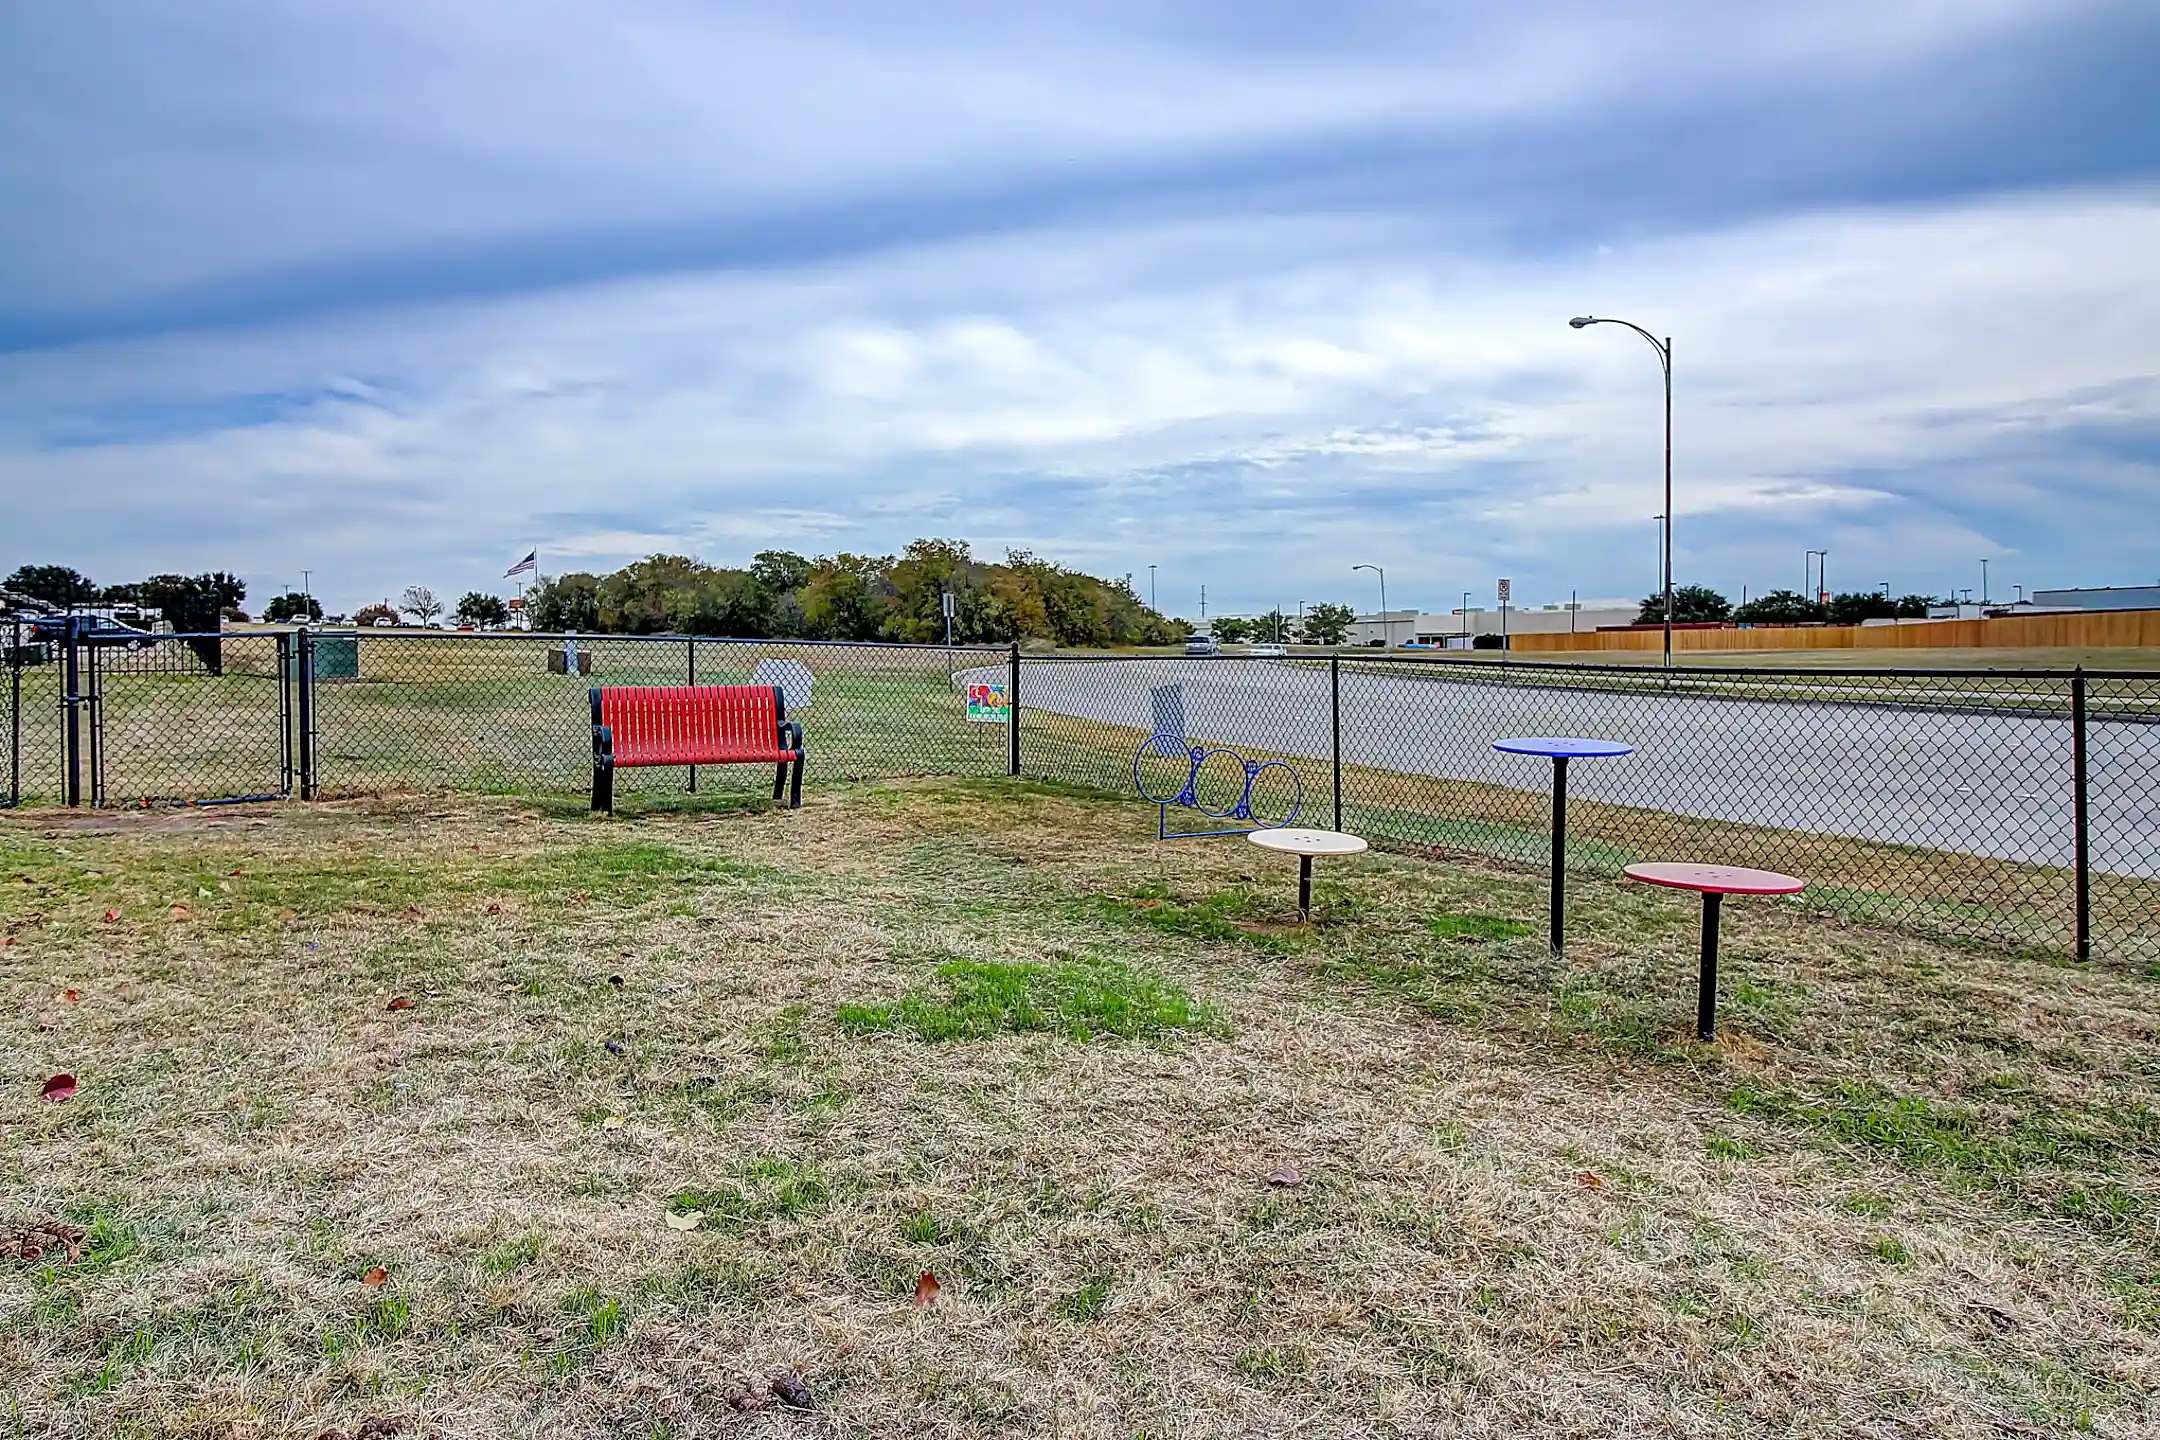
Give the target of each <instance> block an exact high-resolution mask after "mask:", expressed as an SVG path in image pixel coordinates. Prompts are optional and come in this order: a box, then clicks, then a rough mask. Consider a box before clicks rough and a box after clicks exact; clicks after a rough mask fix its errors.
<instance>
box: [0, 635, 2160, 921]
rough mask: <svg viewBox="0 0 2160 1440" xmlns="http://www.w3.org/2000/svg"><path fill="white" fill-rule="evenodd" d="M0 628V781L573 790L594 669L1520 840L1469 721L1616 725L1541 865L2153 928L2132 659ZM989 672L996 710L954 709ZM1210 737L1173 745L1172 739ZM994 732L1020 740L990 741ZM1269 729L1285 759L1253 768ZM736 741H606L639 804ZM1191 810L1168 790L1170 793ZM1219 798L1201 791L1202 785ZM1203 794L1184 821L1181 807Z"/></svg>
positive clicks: (1315, 815)
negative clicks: (2020, 667) (1972, 663)
mask: <svg viewBox="0 0 2160 1440" xmlns="http://www.w3.org/2000/svg"><path fill="white" fill-rule="evenodd" d="M0 639H4V640H5V642H6V673H5V680H6V684H7V687H8V688H7V697H6V703H7V706H8V735H7V740H8V757H7V763H8V767H9V768H8V776H7V781H8V789H7V797H6V798H7V799H8V801H9V803H12V804H40V803H89V804H100V805H135V804H150V803H161V802H175V801H177V802H190V803H209V802H213V801H220V800H229V799H240V798H265V797H272V796H281V795H288V794H299V795H303V796H341V795H355V794H366V793H378V792H383V791H396V790H463V791H482V792H493V793H545V794H564V793H569V794H576V793H581V792H583V791H585V790H586V788H587V787H588V786H589V784H590V780H591V731H590V728H589V726H590V719H589V713H588V707H587V699H586V696H587V691H588V690H589V688H590V687H591V686H593V685H596V684H619V685H681V684H693V683H696V684H740V683H760V684H778V685H780V686H782V688H783V689H784V690H785V691H786V692H787V694H788V697H789V702H788V703H789V707H790V710H791V712H792V713H793V715H794V716H795V718H798V719H799V720H801V722H802V723H803V727H804V730H805V732H806V735H807V739H808V750H809V757H810V758H809V764H808V775H809V779H810V784H811V788H812V789H813V790H814V789H815V788H816V785H817V782H818V780H820V779H832V778H844V779H871V778H896V777H903V776H910V775H932V774H959V775H1000V774H1005V773H1008V770H1010V769H1012V768H1015V767H1017V768H1018V769H1020V770H1022V771H1024V773H1027V774H1030V775H1036V776H1041V777H1044V778H1050V779H1057V780H1061V781H1066V782H1069V783H1074V784H1080V785H1085V786H1089V787H1092V788H1095V789H1099V790H1102V791H1105V792H1109V793H1121V794H1127V795H1132V794H1134V793H1135V791H1136V790H1137V791H1139V792H1140V793H1141V794H1142V795H1146V796H1151V797H1154V798H1157V799H1173V798H1174V797H1176V796H1178V795H1179V794H1180V793H1181V791H1187V790H1189V792H1190V798H1191V799H1192V800H1193V801H1194V802H1195V803H1194V805H1193V806H1191V807H1180V806H1175V805H1173V806H1172V811H1173V812H1177V813H1175V814H1171V813H1169V812H1166V819H1167V820H1169V823H1170V825H1171V827H1172V828H1178V829H1186V828H1198V829H1219V828H1234V826H1235V825H1236V824H1237V823H1238V822H1237V819H1236V815H1237V811H1238V808H1239V806H1240V805H1243V806H1245V807H1246V808H1247V809H1248V810H1249V811H1250V812H1251V813H1252V814H1254V815H1256V816H1259V817H1260V818H1264V819H1267V820H1270V821H1282V820H1288V819H1292V818H1293V817H1294V819H1295V822H1296V823H1299V824H1303V825H1311V826H1318V827H1323V828H1341V829H1346V830H1351V831H1354V832H1356V833H1358V834H1361V835H1364V836H1365V837H1366V838H1368V839H1370V840H1372V841H1374V842H1376V843H1379V844H1382V845H1387V846H1391V847H1394V848H1399V849H1409V850H1416V851H1420V852H1423V853H1428V854H1433V855H1440V856H1445V855H1450V854H1455V855H1465V856H1478V857H1482V858H1486V859H1491V860H1498V861H1502V862H1504V863H1507V864H1511V865H1521V866H1524V867H1532V866H1537V867H1542V866H1544V865H1545V864H1546V863H1548V861H1549V857H1550V845H1551V841H1550V830H1549V822H1548V817H1549V814H1550V811H1549V806H1550V786H1551V778H1552V777H1551V772H1550V768H1549V767H1548V766H1547V765H1546V763H1545V762H1544V761H1542V760H1538V759H1535V758H1529V757H1523V756H1517V755H1508V754H1501V753H1498V752H1495V751H1494V750H1493V748H1492V744H1493V742H1494V741H1495V740H1499V739H1503V738H1507V737H1513V736H1536V735H1558V736H1576V737H1582V738H1590V739H1606V740H1618V741H1623V742H1625V743H1627V744H1629V745H1632V746H1634V747H1635V753H1634V754H1633V755H1630V756H1627V757H1624V758H1619V759H1611V760H1587V761H1580V762H1577V763H1575V764H1574V765H1573V766H1572V767H1571V770H1570V785H1569V790H1570V808H1569V835H1570V840H1569V845H1568V849H1567V856H1566V859H1567V862H1568V864H1569V867H1570V868H1572V869H1577V870H1581V871H1586V872H1595V873H1602V874H1617V873H1618V872H1619V871H1620V870H1621V869H1622V868H1623V867H1624V866H1626V865H1628V864H1631V863H1633V862H1635V861H1638V860H1656V859H1663V860H1708V861H1719V862H1724V863H1730V864H1739V865H1752V866H1759V867H1762V868H1766V869H1774V870H1783V871H1787V872H1789V873H1792V874H1796V875H1800V876H1802V877H1804V878H1806V879H1807V880H1808V881H1809V882H1810V885H1809V889H1808V892H1807V894H1806V896H1805V897H1804V899H1803V900H1802V901H1800V902H1796V903H1805V904H1807V905H1810V906H1813V907H1816V908H1819V909H1823V910H1827V911H1830V912H1833V913H1836V914H1841V915H1847V916H1850V917H1853V918H1855V919H1860V920H1866V921H1870V922H1876V923H1890V924H1896V925H1902V926H1907V927H1911V928H1914V929H1917V930H1921V931H1925V932H1928V933H1932V934H1936V935H1941V936H1945V937H1951V938H1957V939H1964V940H1973V941H1980V942H1985V943H1989V944H1994V945H2002V946H2010V947H2022V948H2031V949H2034V950H2038V951H2046V952H2050V953H2067V954H2094V953H2097V954H2106V955H2121V956H2138V957H2143V958H2146V959H2152V960H2160V674H2155V675H2141V674H2134V673H2115V672H2108V673H2101V672H2071V671H2025V672H1991V671H1980V672H1972V671H1933V672H1930V671H1883V670H1813V669H1810V670H1765V669H1752V668H1751V669H1745V670H1741V669H1706V668H1685V669H1677V670H1673V671H1669V672H1668V671H1664V670H1660V669H1651V668H1646V667H1632V666H1599V665H1585V664H1553V663H1529V664H1525V663H1520V662H1514V661H1509V660H1505V659H1498V660H1486V659H1479V660H1472V659H1443V658H1439V657H1431V658H1423V657H1421V658H1417V659H1410V658H1394V657H1378V656H1364V655H1341V656H1329V655H1326V654H1317V655H1303V656H1291V657H1288V658H1261V657H1251V656H1218V657H1204V658H1203V657H1192V658H1163V657H1140V656H1120V657H1084V656H1045V657H1032V656H1030V657H1025V658H1020V659H1016V658H1014V657H1013V656H1012V655H1011V653H1010V652H1008V651H1005V650H986V649H980V648H974V649H970V648H967V647H956V648H953V649H945V648H942V647H932V646H901V645H870V644H818V643H812V642H801V641H737V640H716V639H706V638H691V637H685V636H657V637H642V636H641V637H630V636H596V637H587V636H560V635H557V636H547V635H528V634H466V633H460V634H451V633H443V632H419V631H409V630H388V631H380V632H377V631H366V630H363V631H358V632H351V631H314V632H310V633H308V634H307V635H306V636H305V637H304V638H303V637H302V635H300V634H299V633H297V632H262V633H234V634H227V635H222V636H158V637H156V638H155V639H154V640H149V641H143V640H139V639H136V640H120V641H110V642H100V643H90V642H89V640H88V639H85V640H84V642H83V643H80V644H77V645H75V646H72V647H71V646H69V645H68V644H66V643H65V640H64V638H62V639H59V640H56V639H54V638H53V637H52V636H51V635H50V634H47V633H46V632H45V631H43V630H37V631H33V629H32V628H31V627H28V626H23V625H20V624H17V625H14V626H11V627H10V628H8V629H6V630H0ZM971 682H972V683H977V684H985V685H1002V686H1007V687H1013V686H1016V687H1017V698H1018V700H1019V702H1020V707H1019V709H1018V711H1017V712H1016V713H1017V714H1018V715H1019V717H1020V728H1019V730H1018V732H1017V733H1016V732H1014V731H1013V730H1012V729H1011V728H1010V727H1009V726H1008V725H1007V724H1006V723H1004V720H1003V716H1002V714H1000V713H998V712H996V711H986V712H983V713H981V714H978V715H977V716H976V719H977V720H979V719H990V720H992V721H993V723H988V724H983V723H976V720H971V718H970V714H971V712H970V708H969V706H968V704H967V701H966V694H965V692H966V690H967V687H968V686H969V684H970V683H971ZM1194 748H1198V749H1200V750H1202V751H1203V752H1205V751H1208V750H1210V749H1220V748H1227V749H1230V750H1234V751H1235V752H1237V753H1236V754H1235V755H1231V754H1222V753H1217V754H1212V755H1208V756H1207V757H1206V759H1205V761H1204V762H1203V763H1201V764H1200V765H1198V766H1194V765H1193V764H1192V762H1191V759H1190V752H1191V750H1193V749H1194ZM1015 752H1017V758H1016V753H1015ZM1242 761H1250V762H1252V764H1253V765H1255V766H1261V765H1265V764H1266V762H1269V761H1279V762H1281V764H1280V765H1276V766H1268V767H1267V768H1265V769H1264V770H1261V771H1257V772H1254V771H1249V770H1248V769H1247V768H1246V767H1245V765H1244V764H1242V763H1241V762H1242ZM768 783H769V776H767V775H765V774H764V772H763V770H762V768H761V767H751V766H708V767H700V768H698V769H696V770H694V771H692V770H684V769H681V768H659V769H641V770H628V771H624V772H622V773H621V774H620V775H619V776H618V777H617V785H618V793H619V794H620V795H621V796H622V797H623V798H625V799H627V798H630V797H633V796H635V797H640V798H642V799H644V800H645V801H646V802H647V803H649V804H650V803H667V802H668V800H669V799H670V797H674V796H682V795H688V794H690V793H692V792H693V791H694V792H699V793H708V792H713V791H722V792H735V791H740V792H744V793H751V792H755V791H758V790H760V789H761V788H762V787H764V786H765V785H767V784H768ZM1188 810H1189V811H1190V813H1189V814H1187V813H1185V812H1187V811H1188ZM1221 815H1227V816H1229V817H1230V819H1229V822H1228V826H1226V825H1225V824H1224V822H1223V821H1222V820H1219V819H1218V820H1214V821H1213V823H1209V821H1210V817H1211V816H1221ZM1195 821H1197V822H1199V823H1197V824H1195V823H1193V822H1195Z"/></svg>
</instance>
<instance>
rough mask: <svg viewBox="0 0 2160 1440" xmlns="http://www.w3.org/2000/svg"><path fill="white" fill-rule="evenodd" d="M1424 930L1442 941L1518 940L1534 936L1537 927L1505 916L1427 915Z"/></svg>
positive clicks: (1525, 921)
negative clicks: (1526, 936)
mask: <svg viewBox="0 0 2160 1440" xmlns="http://www.w3.org/2000/svg"><path fill="white" fill-rule="evenodd" d="M1425 928H1426V929H1428V930H1430V931H1432V933H1433V934H1434V935H1436V936H1438V937H1439V938H1440V939H1442V940H1466V941H1492V940H1520V939H1521V938H1522V937H1523V936H1525V935H1530V934H1534V933H1535V932H1536V930H1537V926H1535V925H1532V924H1531V923H1530V922H1529V921H1527V920H1511V919H1509V918H1508V917H1507V916H1505V915H1428V916H1426V917H1425Z"/></svg>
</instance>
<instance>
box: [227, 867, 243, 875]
mask: <svg viewBox="0 0 2160 1440" xmlns="http://www.w3.org/2000/svg"><path fill="white" fill-rule="evenodd" d="M225 873H226V874H227V875H242V874H245V873H246V872H245V871H243V870H242V869H241V868H240V867H239V866H238V865H235V866H233V867H232V869H230V870H227V871H226V872H225Z"/></svg>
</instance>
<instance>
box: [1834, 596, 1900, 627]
mask: <svg viewBox="0 0 2160 1440" xmlns="http://www.w3.org/2000/svg"><path fill="white" fill-rule="evenodd" d="M1826 613H1827V614H1828V616H1829V619H1830V623H1831V624H1833V625H1858V624H1859V623H1860V622H1861V621H1863V620H1888V619H1890V618H1891V617H1893V616H1895V615H1896V614H1897V602H1896V601H1895V600H1892V599H1891V598H1890V597H1889V596H1887V595H1884V594H1882V593H1880V592H1879V591H1875V590H1850V591H1847V592H1846V593H1845V594H1843V595H1838V596H1834V597H1833V598H1832V599H1831V601H1830V604H1829V607H1828V609H1827V611H1826Z"/></svg>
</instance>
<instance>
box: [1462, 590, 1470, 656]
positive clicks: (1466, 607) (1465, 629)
mask: <svg viewBox="0 0 2160 1440" xmlns="http://www.w3.org/2000/svg"><path fill="white" fill-rule="evenodd" d="M1462 638H1463V643H1464V644H1468V643H1469V641H1470V592H1469V591H1468V590H1465V591H1463V592H1462Z"/></svg>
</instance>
